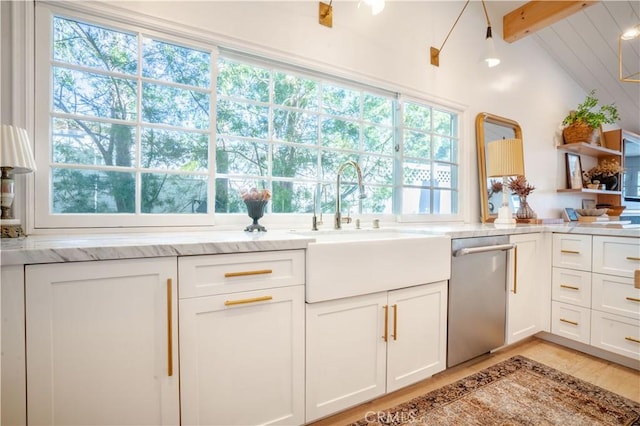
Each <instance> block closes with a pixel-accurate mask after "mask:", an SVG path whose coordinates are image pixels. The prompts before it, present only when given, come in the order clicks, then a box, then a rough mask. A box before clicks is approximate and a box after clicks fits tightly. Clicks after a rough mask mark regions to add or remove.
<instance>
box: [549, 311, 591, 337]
mask: <svg viewBox="0 0 640 426" xmlns="http://www.w3.org/2000/svg"><path fill="white" fill-rule="evenodd" d="M590 311H591V310H590V309H588V308H583V307H580V306H574V305H569V304H567V303H561V302H551V333H553V334H556V335H558V336H562V337H566V338H567V339H572V340H576V341H578V342H582V343H586V344H587V345H588V344H589V338H590V334H591V324H590V323H591V314H590Z"/></svg>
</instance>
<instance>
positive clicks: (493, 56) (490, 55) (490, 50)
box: [429, 0, 500, 67]
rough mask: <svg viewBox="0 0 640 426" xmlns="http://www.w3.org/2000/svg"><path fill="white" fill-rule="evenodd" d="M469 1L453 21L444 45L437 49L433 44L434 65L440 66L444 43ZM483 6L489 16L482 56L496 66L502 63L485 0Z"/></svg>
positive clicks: (489, 64)
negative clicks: (485, 43)
mask: <svg viewBox="0 0 640 426" xmlns="http://www.w3.org/2000/svg"><path fill="white" fill-rule="evenodd" d="M469 1H470V0H467V2H466V3H465V4H464V6H463V7H462V10H461V11H460V14H459V15H458V17H457V18H456V21H455V22H454V23H453V26H452V27H451V29H450V30H449V33H448V34H447V37H445V39H444V41H443V42H442V46H440V49H436V48H435V47H433V46H431V49H430V51H429V56H430V57H431V65H434V66H436V67H439V66H440V52H441V51H442V49H443V48H444V45H445V43H446V42H447V40H449V36H450V35H451V33H452V32H453V29H454V28H455V27H456V25H457V24H458V21H459V20H460V17H461V16H462V14H463V13H464V11H465V9H466V8H467V6H468V5H469ZM482 8H483V9H484V15H485V17H486V18H487V33H486V40H487V46H486V48H485V52H484V54H483V56H482V59H483V60H484V61H485V62H486V63H487V65H488V66H489V67H495V66H496V65H498V64H499V63H500V59H499V58H498V54H497V53H496V47H495V45H494V43H493V35H492V34H491V22H490V21H489V14H488V13H487V7H486V5H485V4H484V0H482Z"/></svg>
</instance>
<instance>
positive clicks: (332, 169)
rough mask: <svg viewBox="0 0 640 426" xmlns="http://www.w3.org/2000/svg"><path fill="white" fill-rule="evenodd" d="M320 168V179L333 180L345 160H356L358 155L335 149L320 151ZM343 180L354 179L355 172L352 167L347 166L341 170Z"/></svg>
mask: <svg viewBox="0 0 640 426" xmlns="http://www.w3.org/2000/svg"><path fill="white" fill-rule="evenodd" d="M320 155H321V160H322V168H321V180H322V181H324V182H335V181H336V176H337V174H338V168H339V167H340V166H341V165H342V164H343V163H344V162H345V161H347V160H354V161H358V156H357V155H353V154H344V153H342V152H335V151H322V152H321V154H320ZM342 176H343V181H348V180H350V181H352V182H354V181H355V180H356V173H355V170H353V167H347V168H346V169H345V170H344V171H343V175H342Z"/></svg>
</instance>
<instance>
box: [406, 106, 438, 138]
mask: <svg viewBox="0 0 640 426" xmlns="http://www.w3.org/2000/svg"><path fill="white" fill-rule="evenodd" d="M404 125H405V127H411V128H414V129H420V130H424V131H427V132H428V131H430V130H431V108H429V107H426V106H422V105H417V104H414V103H411V102H405V104H404Z"/></svg>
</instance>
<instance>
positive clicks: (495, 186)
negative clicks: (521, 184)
mask: <svg viewBox="0 0 640 426" xmlns="http://www.w3.org/2000/svg"><path fill="white" fill-rule="evenodd" d="M500 192H502V181H500V180H497V179H491V188H490V189H489V197H491V196H492V195H493V194H498V193H500Z"/></svg>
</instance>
